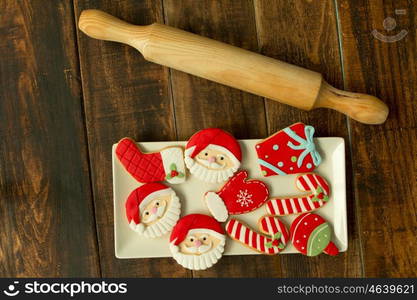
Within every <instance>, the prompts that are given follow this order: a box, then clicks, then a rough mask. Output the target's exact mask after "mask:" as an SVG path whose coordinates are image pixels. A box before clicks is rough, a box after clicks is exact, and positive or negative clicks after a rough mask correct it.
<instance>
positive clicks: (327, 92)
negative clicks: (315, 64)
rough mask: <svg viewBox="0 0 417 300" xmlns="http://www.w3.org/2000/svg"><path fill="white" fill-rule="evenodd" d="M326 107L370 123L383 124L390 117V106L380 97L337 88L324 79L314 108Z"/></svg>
mask: <svg viewBox="0 0 417 300" xmlns="http://www.w3.org/2000/svg"><path fill="white" fill-rule="evenodd" d="M319 107H326V108H331V109H334V110H337V111H338V112H341V113H343V114H345V115H347V116H349V117H350V118H352V119H354V120H356V121H358V122H361V123H364V124H370V125H377V124H382V123H384V122H385V121H386V119H387V117H388V112H389V109H388V106H387V105H386V104H385V103H384V102H382V101H381V100H380V99H378V98H376V97H374V96H371V95H367V94H360V93H351V92H346V91H342V90H339V89H336V88H335V87H333V86H331V85H330V84H328V83H327V82H325V81H324V80H323V83H322V86H321V88H320V91H319V95H318V97H317V100H316V102H315V105H314V107H313V108H319Z"/></svg>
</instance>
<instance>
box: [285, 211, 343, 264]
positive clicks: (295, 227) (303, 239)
mask: <svg viewBox="0 0 417 300" xmlns="http://www.w3.org/2000/svg"><path fill="white" fill-rule="evenodd" d="M290 232H291V241H292V243H293V245H294V247H295V248H296V249H297V250H298V251H300V252H301V253H302V254H304V255H307V256H316V255H319V254H320V253H322V252H324V253H326V254H328V255H332V256H334V255H337V254H339V249H337V247H336V245H335V244H334V243H333V242H332V241H331V235H332V232H331V229H330V225H329V223H327V222H326V220H324V219H323V218H322V217H320V216H319V215H316V214H313V213H305V214H302V215H300V216H298V217H297V218H296V219H295V220H294V222H293V223H292V224H291V228H290Z"/></svg>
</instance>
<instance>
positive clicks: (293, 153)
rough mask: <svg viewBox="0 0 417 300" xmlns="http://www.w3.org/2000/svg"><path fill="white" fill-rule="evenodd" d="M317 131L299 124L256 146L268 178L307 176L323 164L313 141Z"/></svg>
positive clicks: (259, 160)
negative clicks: (301, 174) (292, 175)
mask: <svg viewBox="0 0 417 300" xmlns="http://www.w3.org/2000/svg"><path fill="white" fill-rule="evenodd" d="M313 135H314V128H313V127H312V126H306V125H304V124H303V123H295V124H294V125H291V126H290V127H287V128H285V129H283V130H281V131H279V132H277V133H275V134H274V135H272V136H270V137H268V138H267V139H265V140H263V141H261V142H259V143H257V144H256V146H255V149H256V152H257V153H258V162H259V165H260V167H261V171H262V174H263V175H264V176H272V175H286V174H296V173H306V172H311V171H313V170H314V168H315V167H317V166H318V165H319V164H320V163H321V156H320V154H319V153H318V151H317V150H316V146H315V144H314V140H313Z"/></svg>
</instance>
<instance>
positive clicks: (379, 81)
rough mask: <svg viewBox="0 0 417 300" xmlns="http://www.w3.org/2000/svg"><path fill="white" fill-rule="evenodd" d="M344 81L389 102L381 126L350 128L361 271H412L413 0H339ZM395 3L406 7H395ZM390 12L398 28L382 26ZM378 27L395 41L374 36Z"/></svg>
mask: <svg viewBox="0 0 417 300" xmlns="http://www.w3.org/2000/svg"><path fill="white" fill-rule="evenodd" d="M338 3H339V15H340V19H341V29H342V32H343V35H342V38H343V39H342V43H343V49H344V57H343V61H344V69H345V79H346V81H345V82H346V87H347V88H348V89H350V90H355V91H361V92H367V93H372V94H375V95H377V96H378V97H380V98H381V99H383V100H384V101H385V102H386V103H387V104H388V105H389V107H390V110H391V112H390V115H389V118H388V120H387V122H386V123H385V124H384V125H381V126H365V125H361V124H359V123H356V122H352V123H351V127H352V130H351V132H352V153H353V159H354V162H355V169H354V175H355V177H354V182H355V186H356V194H357V210H356V213H357V214H358V215H359V216H360V221H361V222H360V230H361V232H362V234H363V239H362V245H363V257H364V269H365V275H366V276H367V277H391V276H392V277H406V276H407V277H415V276H416V275H417V258H416V255H415V254H416V253H417V240H416V234H417V230H416V229H417V218H416V215H417V214H416V204H415V203H416V198H417V185H416V178H417V157H416V153H417V127H416V126H417V115H416V111H417V102H416V98H417V89H416V87H417V53H416V49H415V46H416V30H415V28H416V25H417V19H416V16H417V7H416V5H415V3H414V2H413V1H406V0H395V1H394V0H386V1H382V0H376V1H370V0H369V1H368V0H367V1H347V0H340V1H338ZM396 9H402V10H404V12H405V14H399V15H396V14H395V10H396ZM387 17H392V18H394V19H395V20H396V22H397V27H396V28H395V29H393V30H391V31H388V30H385V28H384V27H383V20H384V19H385V18H387ZM374 29H377V30H378V31H379V32H381V33H382V34H384V35H387V36H393V35H395V34H397V33H399V32H400V31H401V30H407V31H408V34H407V35H406V36H405V37H404V38H403V39H401V40H399V41H397V42H395V43H385V42H382V41H380V40H377V39H375V38H374V37H373V36H372V35H371V31H372V30H374Z"/></svg>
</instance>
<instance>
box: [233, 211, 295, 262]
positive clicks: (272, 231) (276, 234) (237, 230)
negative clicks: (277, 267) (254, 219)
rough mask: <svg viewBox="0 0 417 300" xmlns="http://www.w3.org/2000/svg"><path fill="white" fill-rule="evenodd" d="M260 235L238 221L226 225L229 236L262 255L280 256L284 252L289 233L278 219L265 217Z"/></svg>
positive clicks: (261, 223) (260, 223)
mask: <svg viewBox="0 0 417 300" xmlns="http://www.w3.org/2000/svg"><path fill="white" fill-rule="evenodd" d="M258 227H259V230H260V231H261V232H262V233H264V234H266V235H263V234H260V233H258V232H256V231H254V230H252V229H251V228H249V227H248V226H246V225H245V224H243V223H242V222H240V221H238V220H236V219H230V221H228V222H227V223H226V232H227V234H228V235H229V236H230V237H231V238H232V239H234V240H235V241H238V242H239V243H241V244H243V245H245V246H247V247H249V248H251V249H253V250H255V251H258V252H260V253H262V254H268V255H273V254H278V253H279V252H281V251H282V250H284V248H285V246H286V244H287V242H288V240H289V233H288V230H287V227H285V225H284V223H282V222H281V221H280V220H279V219H278V218H277V217H272V216H264V217H262V218H261V219H259V222H258Z"/></svg>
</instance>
